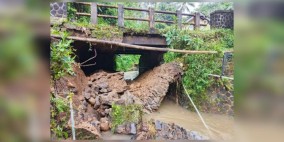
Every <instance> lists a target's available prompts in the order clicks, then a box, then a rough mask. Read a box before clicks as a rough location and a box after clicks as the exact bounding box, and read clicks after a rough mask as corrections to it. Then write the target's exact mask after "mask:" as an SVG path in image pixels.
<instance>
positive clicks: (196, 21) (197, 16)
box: [194, 12, 200, 30]
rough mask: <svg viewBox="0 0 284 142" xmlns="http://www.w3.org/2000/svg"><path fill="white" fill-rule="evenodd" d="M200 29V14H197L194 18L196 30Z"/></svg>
mask: <svg viewBox="0 0 284 142" xmlns="http://www.w3.org/2000/svg"><path fill="white" fill-rule="evenodd" d="M199 28H200V13H199V12H196V13H195V17H194V29H195V30H197V29H199Z"/></svg>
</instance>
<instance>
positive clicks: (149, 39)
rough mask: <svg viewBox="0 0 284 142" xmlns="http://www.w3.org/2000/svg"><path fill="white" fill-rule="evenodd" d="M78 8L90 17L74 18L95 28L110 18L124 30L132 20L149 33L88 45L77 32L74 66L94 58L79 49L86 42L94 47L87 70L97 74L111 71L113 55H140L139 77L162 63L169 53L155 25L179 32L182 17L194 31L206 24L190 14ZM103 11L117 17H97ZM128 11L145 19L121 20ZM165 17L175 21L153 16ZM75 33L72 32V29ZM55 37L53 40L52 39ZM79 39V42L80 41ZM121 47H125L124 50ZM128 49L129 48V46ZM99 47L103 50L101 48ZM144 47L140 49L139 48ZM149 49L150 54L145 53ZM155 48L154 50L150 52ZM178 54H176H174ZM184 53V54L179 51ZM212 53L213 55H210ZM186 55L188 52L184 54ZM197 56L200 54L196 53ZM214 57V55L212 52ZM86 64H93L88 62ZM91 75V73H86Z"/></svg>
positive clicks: (128, 18) (93, 4) (137, 9)
mask: <svg viewBox="0 0 284 142" xmlns="http://www.w3.org/2000/svg"><path fill="white" fill-rule="evenodd" d="M76 3H77V4H79V5H86V6H90V11H91V12H90V13H82V12H76V13H75V14H76V15H77V16H89V17H90V24H94V25H96V24H99V23H98V18H99V17H102V18H112V19H117V26H118V27H119V28H122V29H123V28H125V26H124V21H125V20H133V21H146V22H148V25H149V31H148V33H146V34H145V33H143V34H140V33H136V34H133V33H131V34H130V33H123V38H122V40H121V41H120V42H121V43H122V44H119V43H114V42H109V41H104V42H98V40H96V39H88V41H87V40H86V39H84V38H85V36H84V32H82V31H81V30H77V31H76V32H77V33H80V32H81V33H80V34H79V35H80V36H79V37H78V36H77V37H74V38H73V40H74V44H73V47H74V48H76V49H77V51H76V54H77V56H78V57H79V61H78V62H83V61H85V60H87V59H89V58H90V57H93V56H94V53H93V52H91V53H90V52H89V49H90V48H82V47H90V44H89V43H90V41H96V42H95V43H94V44H92V46H91V47H92V48H93V51H95V52H96V53H95V54H96V66H94V67H92V69H91V70H97V69H104V70H109V71H114V66H115V62H114V59H115V55H117V54H140V55H141V57H140V61H139V70H140V72H141V73H143V72H144V71H146V70H148V69H151V68H153V67H155V66H157V65H159V64H160V62H161V61H162V59H163V53H165V52H167V51H169V50H173V51H174V49H169V48H166V47H167V43H166V39H165V37H163V36H161V35H160V34H158V33H157V30H156V29H155V23H166V24H176V25H177V27H178V28H182V25H183V24H185V23H182V17H183V16H187V17H192V18H194V23H190V25H192V26H194V29H195V30H197V29H199V28H200V26H207V24H202V23H201V19H204V18H205V17H204V16H202V15H200V13H198V12H197V13H194V14H188V13H182V12H181V11H180V10H177V11H176V12H172V11H159V10H155V9H153V8H149V9H141V8H132V7H125V6H124V5H121V4H118V5H117V6H115V5H103V4H99V3H95V2H94V3H87V2H76ZM100 7H105V8H111V9H117V15H102V14H99V13H98V8H100ZM126 10H131V11H140V12H147V13H148V18H137V17H125V16H124V11H126ZM157 13H159V14H168V15H175V16H176V20H175V21H166V20H155V14H157ZM68 30H74V29H68V28H67V31H68ZM75 30H76V29H75ZM53 37H56V36H53ZM82 39H83V40H82ZM115 45H120V46H123V48H117V46H115ZM124 45H125V46H124ZM130 45H132V46H130ZM136 46H137V47H139V48H130V47H136ZM102 47H103V48H102ZM143 47H144V48H143ZM150 48H151V50H149V49H150ZM154 48H157V49H154ZM175 51H178V50H175ZM179 52H182V53H184V52H185V51H179ZM211 52H212V53H213V52H214V51H211ZM211 52H210V51H209V52H208V51H206V52H205V53H211ZM188 53H190V52H188ZM191 53H199V51H191ZM200 53H201V52H200ZM214 53H215V52H214ZM90 62H94V60H93V61H90ZM82 69H83V70H84V69H87V70H89V69H90V68H89V67H82ZM87 72H90V73H91V72H92V71H87Z"/></svg>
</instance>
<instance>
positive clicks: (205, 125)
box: [182, 85, 210, 134]
mask: <svg viewBox="0 0 284 142" xmlns="http://www.w3.org/2000/svg"><path fill="white" fill-rule="evenodd" d="M182 86H183V89H184V90H185V93H186V94H187V96H188V98H189V100H190V102H191V103H192V105H193V107H194V109H195V111H196V112H197V114H198V116H199V118H200V119H201V121H202V123H203V125H204V127H205V128H206V129H207V130H208V132H209V134H210V129H209V127H208V126H207V124H206V123H205V121H204V119H203V117H202V116H201V114H200V113H199V111H198V109H197V107H196V106H195V104H194V103H193V101H192V99H191V97H190V96H189V94H188V92H187V90H186V89H185V87H184V85H182Z"/></svg>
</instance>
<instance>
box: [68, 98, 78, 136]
mask: <svg viewBox="0 0 284 142" xmlns="http://www.w3.org/2000/svg"><path fill="white" fill-rule="evenodd" d="M69 102H70V112H71V125H72V136H73V140H76V138H75V126H74V115H73V106H72V98H70V101H69Z"/></svg>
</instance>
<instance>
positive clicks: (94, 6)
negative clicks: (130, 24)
mask: <svg viewBox="0 0 284 142" xmlns="http://www.w3.org/2000/svg"><path fill="white" fill-rule="evenodd" d="M76 3H78V4H83V5H89V6H91V13H80V12H76V15H78V16H90V17H91V20H90V22H91V23H93V24H97V23H98V17H104V18H114V19H117V23H118V26H119V27H124V20H136V21H147V22H148V23H149V28H150V31H153V30H154V29H155V23H156V22H157V23H169V24H177V26H178V27H179V28H182V24H185V23H182V16H190V17H194V23H190V25H193V26H194V29H199V28H200V26H207V24H201V23H200V13H199V12H196V13H195V14H187V13H182V12H181V11H180V10H177V11H176V12H170V11H158V10H156V11H155V10H154V9H153V8H149V9H141V8H131V7H124V6H123V5H121V4H118V6H114V5H103V4H98V3H87V2H76ZM98 7H106V8H115V9H117V11H118V15H117V16H113V15H101V14H98ZM124 10H132V11H143V12H148V18H147V19H146V18H135V17H124ZM155 13H160V14H170V15H175V16H176V17H177V20H176V21H166V20H155V19H154V17H155Z"/></svg>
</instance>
